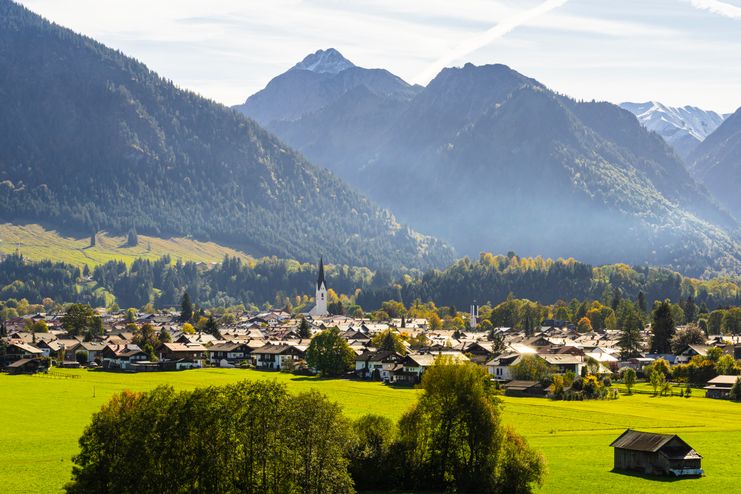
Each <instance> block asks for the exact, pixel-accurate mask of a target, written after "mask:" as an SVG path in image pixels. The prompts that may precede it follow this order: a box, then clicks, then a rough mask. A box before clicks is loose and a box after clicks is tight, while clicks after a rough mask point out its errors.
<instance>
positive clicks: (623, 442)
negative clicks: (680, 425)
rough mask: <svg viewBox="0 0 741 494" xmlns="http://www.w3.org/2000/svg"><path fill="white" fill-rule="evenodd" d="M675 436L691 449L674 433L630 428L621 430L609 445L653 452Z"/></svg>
mask: <svg viewBox="0 0 741 494" xmlns="http://www.w3.org/2000/svg"><path fill="white" fill-rule="evenodd" d="M675 438H676V439H678V440H679V441H680V442H682V443H683V444H684V445H686V446H687V447H688V448H689V449H692V448H691V447H690V445H689V444H687V443H685V442H684V441H683V440H682V439H681V438H680V437H679V436H677V435H676V434H657V433H655V432H641V431H634V430H632V429H627V430H626V431H625V432H623V433H622V434H621V435H620V437H618V438H617V439H615V440H614V441H613V442H612V444H610V446H611V447H613V448H620V449H629V450H632V451H645V452H649V453H655V452H657V451H659V450H660V449H661V448H663V447H664V446H666V445H667V444H669V442H671V441H672V440H673V439H675ZM698 456H699V455H698Z"/></svg>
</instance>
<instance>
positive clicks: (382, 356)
mask: <svg viewBox="0 0 741 494" xmlns="http://www.w3.org/2000/svg"><path fill="white" fill-rule="evenodd" d="M402 359H403V357H402V356H401V355H399V354H398V353H396V352H394V351H390V350H380V351H377V352H372V351H365V352H363V353H361V354H360V355H358V356H357V357H355V374H357V376H358V377H361V378H364V379H373V380H376V381H379V380H380V381H389V380H390V377H391V376H390V374H389V371H391V370H393V369H394V367H395V366H396V364H399V363H401V361H402Z"/></svg>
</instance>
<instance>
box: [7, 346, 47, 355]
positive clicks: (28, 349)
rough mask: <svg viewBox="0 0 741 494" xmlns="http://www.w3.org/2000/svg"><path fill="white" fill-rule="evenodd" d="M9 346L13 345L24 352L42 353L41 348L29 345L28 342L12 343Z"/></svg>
mask: <svg viewBox="0 0 741 494" xmlns="http://www.w3.org/2000/svg"><path fill="white" fill-rule="evenodd" d="M10 346H14V347H16V348H19V349H21V350H23V351H24V352H26V353H33V354H39V353H44V351H43V350H39V349H38V348H36V347H35V346H31V345H29V344H28V343H13V344H11V345H10Z"/></svg>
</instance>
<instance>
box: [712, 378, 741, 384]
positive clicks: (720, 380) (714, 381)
mask: <svg viewBox="0 0 741 494" xmlns="http://www.w3.org/2000/svg"><path fill="white" fill-rule="evenodd" d="M739 378H741V376H718V377H714V378H712V379H711V380H709V381H708V384H711V385H712V384H725V385H730V386H733V385H734V384H736V380H737V379H739Z"/></svg>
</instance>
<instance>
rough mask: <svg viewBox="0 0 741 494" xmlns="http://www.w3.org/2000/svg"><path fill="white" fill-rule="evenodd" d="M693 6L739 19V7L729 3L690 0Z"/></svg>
mask: <svg viewBox="0 0 741 494" xmlns="http://www.w3.org/2000/svg"><path fill="white" fill-rule="evenodd" d="M690 3H691V4H692V6H693V7H695V8H698V9H701V10H707V11H708V12H712V13H714V14H718V15H722V16H723V17H729V18H731V19H741V7H737V6H735V5H732V4H730V3H726V2H720V1H718V0H690Z"/></svg>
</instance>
